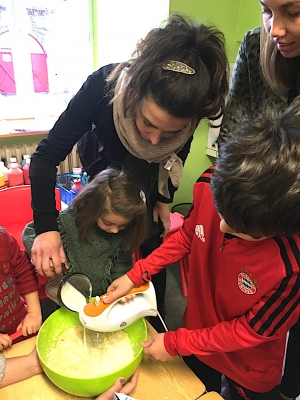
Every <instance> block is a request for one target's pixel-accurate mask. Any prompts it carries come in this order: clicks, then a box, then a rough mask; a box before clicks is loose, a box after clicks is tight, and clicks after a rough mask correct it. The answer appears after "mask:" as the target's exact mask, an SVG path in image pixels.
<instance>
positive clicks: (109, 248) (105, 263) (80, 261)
mask: <svg viewBox="0 0 300 400" xmlns="http://www.w3.org/2000/svg"><path fill="white" fill-rule="evenodd" d="M57 223H58V228H59V232H60V236H61V240H62V244H63V248H64V251H65V254H66V257H67V263H68V266H69V267H70V269H69V272H81V273H84V274H85V275H87V276H88V278H89V279H90V280H91V282H92V286H93V289H92V296H97V295H101V294H104V293H105V292H106V289H107V287H108V286H109V285H110V283H111V282H112V281H113V280H114V279H116V278H118V277H120V276H121V275H124V274H125V273H126V272H127V271H129V270H130V269H131V267H132V258H131V253H128V252H124V251H123V250H122V248H121V245H122V242H123V238H124V235H126V229H125V230H123V231H120V232H118V233H116V234H113V233H106V232H104V231H103V230H101V229H100V228H99V227H98V226H97V225H96V224H95V226H93V227H92V229H91V230H90V232H89V237H88V240H84V241H81V240H80V239H79V231H78V227H77V225H76V222H75V215H74V212H73V210H71V209H69V208H67V209H66V210H64V211H61V212H60V214H59V216H58V218H57ZM35 237H36V235H35V230H34V223H33V222H30V223H29V224H28V225H27V226H26V227H25V229H24V231H23V235H22V238H23V242H24V246H25V248H26V250H27V252H28V253H29V254H31V248H32V245H33V241H34V239H35Z"/></svg>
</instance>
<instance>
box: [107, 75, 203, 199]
mask: <svg viewBox="0 0 300 400" xmlns="http://www.w3.org/2000/svg"><path fill="white" fill-rule="evenodd" d="M129 81H130V77H129V75H128V73H127V68H125V69H124V70H123V71H122V72H121V74H120V76H119V78H118V81H117V84H116V89H115V97H114V100H113V117H114V124H115V127H116V131H117V134H118V136H119V138H120V140H121V142H122V144H123V146H124V147H125V148H126V149H127V150H128V151H129V153H131V154H132V155H133V156H135V157H137V158H140V159H143V160H146V161H147V162H148V163H158V164H159V176H158V191H159V193H160V194H161V195H162V196H164V197H166V198H168V199H169V198H170V193H169V189H168V179H169V178H171V181H172V184H173V186H174V187H176V188H177V187H178V186H179V182H180V180H181V178H182V170H183V164H182V160H181V159H180V158H179V157H178V156H177V153H178V152H179V151H180V150H181V149H182V148H183V146H184V145H185V143H186V142H187V141H188V139H189V138H190V136H192V134H193V133H194V131H195V129H196V125H197V123H196V119H191V120H190V122H189V123H188V124H187V126H186V127H185V128H184V129H183V130H182V131H180V132H178V133H176V134H174V135H173V136H171V137H169V138H166V139H164V140H162V141H160V142H159V143H158V144H157V145H155V146H154V145H153V144H151V142H149V141H147V140H145V139H143V138H142V136H141V134H140V132H139V131H138V129H137V127H136V124H135V119H134V118H133V117H132V116H130V117H125V116H124V111H123V98H124V92H125V91H126V88H127V87H128V83H129ZM170 159H171V160H170ZM169 160H170V161H171V162H169V164H170V169H167V168H166V167H165V166H166V163H167V162H168V161H169Z"/></svg>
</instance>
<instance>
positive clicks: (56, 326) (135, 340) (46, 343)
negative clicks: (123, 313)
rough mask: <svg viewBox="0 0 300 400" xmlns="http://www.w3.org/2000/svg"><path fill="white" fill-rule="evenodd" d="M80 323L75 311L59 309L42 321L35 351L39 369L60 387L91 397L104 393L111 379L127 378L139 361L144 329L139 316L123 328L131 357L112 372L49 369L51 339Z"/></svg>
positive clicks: (75, 393) (112, 380) (112, 381)
mask: <svg viewBox="0 0 300 400" xmlns="http://www.w3.org/2000/svg"><path fill="white" fill-rule="evenodd" d="M75 325H81V323H80V321H79V318H78V313H75V312H72V311H69V310H67V309H64V308H60V309H59V310H57V311H55V312H54V313H53V314H51V315H50V317H48V318H47V319H46V321H45V322H44V323H43V325H42V327H41V329H40V331H39V333H38V336H37V342H36V347H37V353H38V356H39V359H40V362H41V364H42V367H43V370H44V372H45V374H46V375H47V376H48V378H49V379H50V380H51V381H52V382H53V383H54V384H55V385H56V386H58V387H59V388H60V389H62V390H64V391H65V392H67V393H71V394H73V395H75V396H82V397H94V396H98V395H99V394H101V393H103V392H105V390H107V389H108V388H110V387H111V386H112V385H113V384H114V382H115V381H116V380H117V379H118V378H120V377H121V376H123V377H124V378H125V379H126V380H127V379H129V378H130V377H131V376H132V374H133V373H134V371H135V370H136V369H137V367H138V366H139V364H140V362H141V361H142V356H143V348H142V346H141V342H143V341H144V340H146V337H147V328H146V323H145V321H144V319H143V318H141V319H139V320H137V321H136V322H134V323H133V324H132V325H130V326H128V327H127V328H125V329H124V332H126V333H127V335H128V336H129V338H130V340H131V342H132V347H133V350H134V354H135V358H134V360H133V361H132V362H130V363H129V364H128V365H126V366H125V367H124V368H121V369H119V370H118V371H116V372H114V373H113V374H109V375H102V376H99V377H97V378H89V379H88V378H82V379H79V378H72V377H69V376H63V375H61V374H59V373H57V372H56V371H54V370H52V369H50V368H49V366H48V365H47V349H49V348H50V347H51V346H54V345H55V340H54V338H55V337H57V336H58V335H59V334H60V332H63V331H64V330H65V329H66V328H69V327H71V326H75Z"/></svg>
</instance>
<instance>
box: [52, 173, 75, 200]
mask: <svg viewBox="0 0 300 400" xmlns="http://www.w3.org/2000/svg"><path fill="white" fill-rule="evenodd" d="M74 177H75V176H74V174H72V173H70V172H69V173H67V174H57V176H56V187H58V189H59V192H60V200H61V201H62V202H64V203H65V204H67V205H68V206H69V205H70V204H71V203H72V201H73V199H74V197H75V196H76V192H74V190H71V187H72V185H73V180H74Z"/></svg>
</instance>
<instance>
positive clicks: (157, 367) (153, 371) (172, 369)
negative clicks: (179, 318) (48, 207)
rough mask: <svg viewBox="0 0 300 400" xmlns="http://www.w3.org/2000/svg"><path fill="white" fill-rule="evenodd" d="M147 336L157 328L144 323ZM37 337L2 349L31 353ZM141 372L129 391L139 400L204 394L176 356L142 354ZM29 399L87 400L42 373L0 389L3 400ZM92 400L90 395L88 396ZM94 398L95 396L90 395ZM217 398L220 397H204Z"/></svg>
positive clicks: (12, 353)
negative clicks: (159, 358)
mask: <svg viewBox="0 0 300 400" xmlns="http://www.w3.org/2000/svg"><path fill="white" fill-rule="evenodd" d="M147 329H148V338H149V337H151V336H153V335H154V334H155V333H156V331H155V330H154V329H153V328H152V326H151V325H150V324H148V323H147ZM35 341H36V338H35V337H33V338H30V339H27V340H24V341H23V342H20V343H17V344H15V345H13V346H12V347H11V348H10V349H7V350H5V351H4V354H5V356H6V357H8V358H9V357H14V356H20V355H25V354H28V353H30V352H31V350H32V349H33V347H34V345H35ZM139 368H140V375H139V380H138V385H137V387H136V389H135V390H134V391H133V392H132V393H131V394H130V395H131V396H132V397H134V398H136V399H138V400H194V399H197V398H198V397H200V396H201V395H203V393H204V392H205V387H204V385H203V383H202V382H201V381H200V380H199V379H198V378H197V377H196V375H195V374H194V373H193V372H192V371H191V370H190V369H189V368H188V367H187V366H186V364H185V363H184V362H183V361H182V360H181V359H180V358H179V357H174V358H173V359H172V360H170V361H167V362H160V361H156V360H154V359H153V358H149V357H146V356H144V357H143V360H142V362H141V364H140V367H139ZM20 396H21V397H22V399H28V400H45V399H47V400H60V399H64V400H87V399H88V398H87V397H77V396H74V395H71V394H68V393H66V392H64V391H62V390H60V389H59V388H58V387H56V386H55V385H54V384H53V383H52V382H51V381H50V380H49V379H48V378H47V376H46V375H45V374H40V375H36V376H34V377H32V378H29V379H27V380H25V381H22V382H18V383H15V384H13V385H10V386H7V387H5V388H3V389H0V397H1V399H3V400H4V399H5V400H15V399H16V398H20ZM90 399H91V398H90ZM93 399H94V398H93ZM203 399H207V400H210V399H211V400H218V399H220V397H207V398H203Z"/></svg>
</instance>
